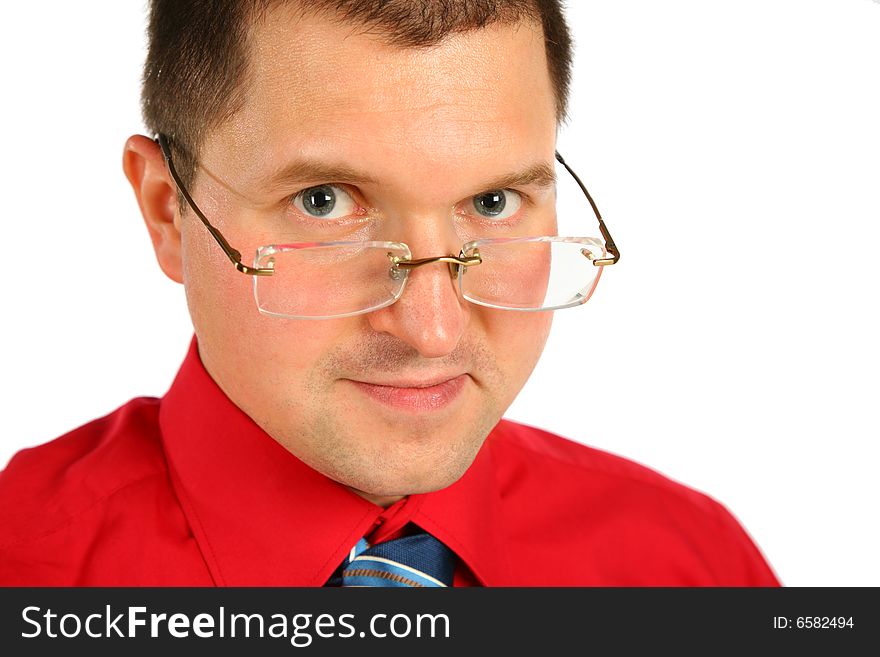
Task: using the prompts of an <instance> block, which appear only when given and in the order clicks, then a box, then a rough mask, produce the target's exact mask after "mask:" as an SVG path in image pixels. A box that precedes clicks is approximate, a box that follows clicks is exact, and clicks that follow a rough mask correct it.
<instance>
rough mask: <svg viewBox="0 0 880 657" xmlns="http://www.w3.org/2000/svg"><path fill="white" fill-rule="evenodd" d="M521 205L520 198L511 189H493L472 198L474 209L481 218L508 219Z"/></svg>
mask: <svg viewBox="0 0 880 657" xmlns="http://www.w3.org/2000/svg"><path fill="white" fill-rule="evenodd" d="M521 205H522V196H520V195H519V194H518V193H517V192H515V191H513V190H512V189H493V190H492V191H489V192H483V193H482V194H478V195H477V196H474V209H475V210H476V211H477V214H479V215H480V216H482V217H487V218H489V219H508V218H510V217H512V216H513V215H515V214H516V213H517V211H518V210H519V208H520V206H521Z"/></svg>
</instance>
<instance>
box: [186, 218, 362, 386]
mask: <svg viewBox="0 0 880 657" xmlns="http://www.w3.org/2000/svg"><path fill="white" fill-rule="evenodd" d="M197 222H198V220H197V219H196V223H197ZM183 252H184V287H185V290H186V298H187V305H188V306H189V311H190V315H191V316H192V321H193V327H194V329H195V333H196V336H197V338H198V341H199V352H200V355H201V357H202V361H203V362H204V363H205V365H206V367H208V370H209V371H210V372H211V374H212V376H214V378H215V379H216V380H217V381H218V383H220V384H221V387H223V388H224V390H225V391H226V392H227V394H230V393H233V392H234V391H235V389H236V388H237V387H241V390H239V391H238V394H239V395H240V396H241V397H250V396H256V394H255V393H256V392H257V389H258V388H260V387H263V386H274V385H279V384H281V385H285V386H289V385H290V384H292V383H293V382H294V380H296V381H300V380H302V379H303V378H304V377H305V376H307V374H308V373H309V372H310V371H311V370H312V367H313V366H314V364H315V363H316V362H317V360H318V359H319V358H320V355H321V354H323V353H324V352H325V351H327V350H328V349H330V348H331V347H332V346H333V344H335V343H337V342H338V341H339V340H340V339H341V337H340V331H342V330H343V329H344V328H345V326H343V324H344V322H343V321H342V320H340V321H305V320H303V321H293V320H287V319H282V318H278V317H271V316H267V315H263V314H261V313H260V312H259V311H258V310H257V305H256V301H255V299H254V280H253V278H252V277H251V276H248V275H245V274H241V273H239V272H238V271H236V269H235V267H234V266H233V264H232V263H231V262H230V260H229V259H228V258H227V257H226V255H225V254H224V253H223V251H222V249H221V248H220V247H219V245H217V244H216V243H214V242H213V240H211V238H210V235H208V234H207V231H205V229H204V227H203V226H202V225H201V224H200V223H199V224H198V225H195V226H192V225H190V226H189V227H187V229H185V230H184V231H183ZM245 261H247V260H246V258H245ZM244 381H247V382H248V384H247V386H244V385H241V386H239V383H238V382H244ZM262 394H265V391H263V393H262ZM241 401H242V402H244V399H241Z"/></svg>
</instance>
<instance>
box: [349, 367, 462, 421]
mask: <svg viewBox="0 0 880 657" xmlns="http://www.w3.org/2000/svg"><path fill="white" fill-rule="evenodd" d="M469 378H470V377H469V376H468V375H467V374H459V375H457V376H452V377H440V378H433V379H430V380H416V379H412V380H400V381H388V382H385V381H383V382H381V383H378V382H367V381H355V380H353V379H348V380H349V381H350V382H351V383H352V384H353V385H354V386H355V388H357V389H358V390H359V391H360V392H361V393H363V394H364V395H365V396H366V397H368V398H369V399H371V400H372V401H374V402H376V403H378V404H381V405H383V406H386V407H390V408H393V409H396V410H401V411H408V412H413V413H425V412H433V411H439V410H442V409H444V408H446V407H448V406H450V405H451V404H452V403H453V402H455V400H457V399H458V398H459V397H460V396H461V393H462V391H463V390H464V387H465V385H467V382H468V379H469Z"/></svg>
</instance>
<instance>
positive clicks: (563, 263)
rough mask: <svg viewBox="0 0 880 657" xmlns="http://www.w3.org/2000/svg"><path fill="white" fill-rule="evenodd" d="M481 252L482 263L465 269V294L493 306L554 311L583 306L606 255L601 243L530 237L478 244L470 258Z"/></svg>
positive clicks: (471, 247) (473, 245)
mask: <svg viewBox="0 0 880 657" xmlns="http://www.w3.org/2000/svg"><path fill="white" fill-rule="evenodd" d="M476 251H478V252H479V254H480V256H481V258H482V263H480V264H479V265H476V266H473V267H466V268H462V270H461V273H460V274H459V276H460V280H461V290H462V294H463V295H464V297H465V298H466V299H468V300H469V301H473V302H474V303H478V304H480V305H484V306H491V307H493V308H509V309H517V310H554V309H558V308H568V307H570V306H576V305H579V304H582V303H586V301H587V299H589V298H590V295H591V294H592V293H593V290H594V289H595V287H596V283H598V281H599V275H600V274H601V273H602V269H603V268H602V267H596V266H594V265H593V262H592V260H593V259H595V258H601V257H604V253H605V252H604V248H603V247H602V242H601V241H600V240H598V239H595V238H581V237H576V238H574V237H530V238H514V239H509V240H478V241H476V242H472V243H471V244H470V245H468V248H467V249H466V253H467V255H473V254H474V253H475V252H476Z"/></svg>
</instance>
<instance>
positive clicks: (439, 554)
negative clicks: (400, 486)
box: [325, 531, 455, 588]
mask: <svg viewBox="0 0 880 657" xmlns="http://www.w3.org/2000/svg"><path fill="white" fill-rule="evenodd" d="M454 573H455V555H454V554H453V552H452V550H450V549H449V548H448V547H446V546H445V545H443V543H441V542H440V541H438V540H437V539H436V538H434V537H433V536H431V535H430V534H428V533H427V532H424V531H420V532H419V533H418V534H412V535H410V536H404V537H402V538H395V539H393V540H390V541H383V542H382V543H377V544H376V545H370V544H369V543H368V542H367V540H366V539H364V538H362V539H361V540H359V541H358V542H357V545H355V546H354V547H353V548H352V549H351V551H350V552H349V554H348V556H347V557H346V558H345V561H343V562H342V564H341V565H340V566H339V568H337V569H336V572H335V573H333V576H332V577H331V578H330V579H329V580H328V581H327V584H326V585H325V586H383V587H387V586H390V587H401V588H422V587H445V586H452V577H453V574H454Z"/></svg>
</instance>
